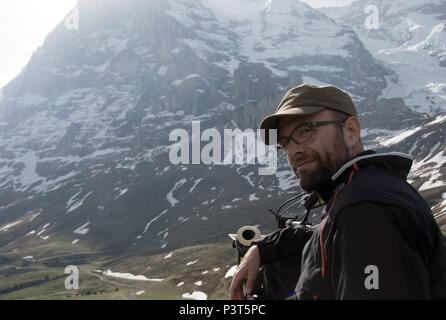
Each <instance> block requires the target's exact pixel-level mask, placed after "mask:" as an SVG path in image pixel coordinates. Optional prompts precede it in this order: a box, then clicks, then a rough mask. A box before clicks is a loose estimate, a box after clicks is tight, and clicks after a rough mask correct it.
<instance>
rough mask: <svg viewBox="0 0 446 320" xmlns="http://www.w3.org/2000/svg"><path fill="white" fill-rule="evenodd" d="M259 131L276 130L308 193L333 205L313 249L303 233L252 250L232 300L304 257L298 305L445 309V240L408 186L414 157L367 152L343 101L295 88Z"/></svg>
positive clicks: (334, 93)
mask: <svg viewBox="0 0 446 320" xmlns="http://www.w3.org/2000/svg"><path fill="white" fill-rule="evenodd" d="M261 128H262V129H266V130H271V129H277V130H278V139H277V141H278V145H279V147H280V148H282V149H283V150H284V151H285V152H286V154H287V157H288V162H289V164H290V166H291V167H292V169H293V171H294V173H295V174H296V176H297V177H298V178H299V182H300V185H301V187H302V189H304V190H305V191H308V192H311V191H316V192H317V193H318V194H319V196H320V197H321V198H322V199H323V200H324V201H325V202H326V203H327V205H326V206H325V208H324V211H323V214H322V218H321V219H322V220H321V223H320V224H319V225H318V226H317V228H316V229H315V231H314V233H313V234H312V235H311V238H310V239H309V240H308V242H306V240H307V238H305V237H304V236H303V233H302V232H303V231H302V229H294V230H291V229H288V230H286V232H283V233H278V234H276V236H275V238H274V241H265V242H262V241H260V242H258V244H257V245H256V246H253V247H251V248H250V249H249V251H248V252H247V254H246V255H245V258H244V259H243V261H242V263H241V264H240V265H239V267H238V268H237V271H236V272H235V274H234V277H233V281H232V284H231V288H230V298H231V299H243V298H244V296H245V294H249V293H250V291H251V288H252V285H253V282H254V279H255V277H256V274H257V272H258V270H259V266H260V265H262V264H264V263H271V262H274V261H278V260H280V259H282V258H285V257H287V256H289V255H293V254H294V255H298V254H302V264H301V272H300V275H299V276H298V281H297V285H296V287H295V297H296V298H297V299H446V248H445V244H444V238H443V236H442V234H441V232H440V230H439V227H438V225H437V224H436V222H435V220H434V218H433V216H432V212H431V210H430V208H429V206H428V205H427V203H426V202H425V201H424V200H423V198H422V197H421V196H420V195H419V194H418V192H417V191H416V190H415V189H414V188H412V187H411V186H410V185H409V184H408V183H407V182H406V178H407V175H408V173H409V170H410V167H411V165H412V160H411V157H410V156H408V155H405V154H401V153H381V154H380V153H375V152H374V151H371V150H369V151H364V148H363V145H362V142H361V139H360V123H359V121H358V118H357V112H356V108H355V106H354V104H353V102H352V100H351V98H350V96H349V95H348V94H347V93H346V92H344V91H342V90H340V89H338V88H336V87H334V86H323V87H318V86H312V85H307V84H304V85H300V86H298V87H295V88H293V89H291V90H290V91H288V93H287V94H286V95H285V97H284V98H283V100H282V101H281V102H280V104H279V106H278V107H277V110H276V112H275V114H273V115H270V116H268V117H267V118H265V119H264V120H263V121H262V123H261ZM265 136H266V137H268V134H266V135H265ZM265 143H266V144H269V143H270V142H269V141H268V140H267V139H266V138H265ZM302 239H305V240H302ZM299 241H300V243H298V242H299ZM303 241H304V242H306V243H303V244H302V242H303ZM303 246H304V249H303V252H299V250H301V249H299V248H302V247H303ZM287 247H290V248H291V249H288V250H286V249H285V248H287ZM245 281H246V284H245V285H246V287H245V292H243V284H244V283H245ZM290 281H293V280H292V279H291V280H290ZM294 281H295V280H294Z"/></svg>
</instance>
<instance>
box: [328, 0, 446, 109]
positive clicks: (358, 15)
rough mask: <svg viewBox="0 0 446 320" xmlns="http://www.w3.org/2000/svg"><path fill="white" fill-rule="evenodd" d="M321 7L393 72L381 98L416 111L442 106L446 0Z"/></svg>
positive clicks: (445, 100)
mask: <svg viewBox="0 0 446 320" xmlns="http://www.w3.org/2000/svg"><path fill="white" fill-rule="evenodd" d="M321 11H322V12H324V13H325V14H327V15H328V16H330V17H332V18H333V19H335V20H336V21H337V22H338V23H340V24H345V25H348V26H349V27H351V28H353V29H354V30H355V32H356V33H357V34H358V37H359V38H360V39H361V41H362V42H363V43H364V46H365V47H366V48H367V50H369V51H370V52H371V53H372V55H373V56H374V58H376V59H378V60H380V61H382V62H383V63H384V65H385V66H386V67H387V68H388V69H390V70H392V71H394V72H395V74H394V75H392V76H390V77H388V78H387V81H388V86H387V88H386V89H385V90H384V91H383V92H382V97H383V98H403V100H404V101H405V103H406V104H407V105H408V106H410V107H411V109H413V110H415V111H417V112H421V113H431V114H437V113H442V112H445V111H446V95H445V93H446V82H445V77H444V75H445V71H446V69H445V68H446V1H444V0H429V1H414V0H411V1H402V0H401V1H400V0H397V1H390V0H378V1H369V0H357V1H355V2H353V3H352V4H351V5H350V6H345V7H341V8H324V9H321Z"/></svg>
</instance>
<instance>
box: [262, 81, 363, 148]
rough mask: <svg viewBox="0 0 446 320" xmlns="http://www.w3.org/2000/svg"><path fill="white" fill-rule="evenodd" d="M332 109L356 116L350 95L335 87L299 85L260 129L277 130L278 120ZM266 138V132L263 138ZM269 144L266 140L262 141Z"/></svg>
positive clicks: (263, 121) (290, 91)
mask: <svg viewBox="0 0 446 320" xmlns="http://www.w3.org/2000/svg"><path fill="white" fill-rule="evenodd" d="M324 109H332V110H337V111H340V112H344V113H346V114H348V115H350V116H357V115H358V113H357V112H356V108H355V105H354V103H353V101H352V98H351V97H350V95H349V94H348V93H347V92H345V91H343V90H341V89H339V88H337V87H335V86H315V85H310V84H306V83H305V84H301V85H299V86H297V87H294V88H293V89H291V90H289V91H288V92H287V93H286V94H285V96H284V97H283V99H282V101H281V102H280V103H279V105H278V106H277V109H276V112H275V113H274V114H272V115H269V116H267V117H266V118H265V119H263V120H262V122H261V123H260V129H265V130H270V129H277V126H278V122H279V119H280V118H283V117H287V116H304V115H309V114H314V113H317V112H320V111H322V110H324ZM266 137H268V132H266V134H265V136H264V138H266ZM264 141H265V143H266V144H270V143H269V141H268V139H264Z"/></svg>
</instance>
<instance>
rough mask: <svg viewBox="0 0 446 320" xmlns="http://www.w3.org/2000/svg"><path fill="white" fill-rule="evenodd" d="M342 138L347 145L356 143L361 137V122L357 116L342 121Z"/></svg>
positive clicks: (350, 145)
mask: <svg viewBox="0 0 446 320" xmlns="http://www.w3.org/2000/svg"><path fill="white" fill-rule="evenodd" d="M344 139H345V143H346V145H347V146H348V147H352V146H354V145H356V144H357V143H358V142H359V141H360V139H361V124H360V123H359V120H358V117H353V116H352V117H350V118H348V119H347V120H346V121H345V123H344Z"/></svg>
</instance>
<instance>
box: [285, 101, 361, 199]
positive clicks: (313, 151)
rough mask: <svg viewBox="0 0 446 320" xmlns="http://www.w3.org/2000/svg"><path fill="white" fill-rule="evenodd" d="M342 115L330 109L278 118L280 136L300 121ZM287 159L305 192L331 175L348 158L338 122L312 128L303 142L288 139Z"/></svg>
mask: <svg viewBox="0 0 446 320" xmlns="http://www.w3.org/2000/svg"><path fill="white" fill-rule="evenodd" d="M338 119H342V116H340V115H338V114H336V113H335V112H333V111H331V110H323V111H321V112H318V113H316V114H312V115H308V116H300V117H289V118H283V119H280V121H279V124H278V133H279V138H280V137H289V136H290V134H291V132H292V131H293V130H294V129H295V128H296V127H298V126H299V125H301V124H303V123H308V122H311V121H329V120H338ZM287 156H288V163H289V164H290V166H291V167H292V168H293V171H294V173H295V174H296V176H297V177H298V178H299V179H300V185H301V187H302V189H303V190H305V191H307V192H311V191H314V190H316V189H318V188H319V187H321V186H322V185H323V184H325V183H326V182H327V181H329V180H330V179H331V176H332V175H333V174H334V173H335V172H336V171H337V170H338V169H339V168H340V167H341V166H342V165H343V164H344V163H346V162H347V161H349V160H350V159H351V158H352V154H351V152H350V151H349V148H348V147H347V145H346V144H345V141H344V134H343V128H342V125H341V124H329V125H325V126H321V127H317V128H314V129H313V133H312V137H311V138H310V139H309V140H308V141H306V142H304V143H303V144H296V143H294V142H293V141H292V140H291V141H290V143H289V145H288V148H287Z"/></svg>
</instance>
